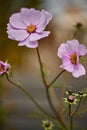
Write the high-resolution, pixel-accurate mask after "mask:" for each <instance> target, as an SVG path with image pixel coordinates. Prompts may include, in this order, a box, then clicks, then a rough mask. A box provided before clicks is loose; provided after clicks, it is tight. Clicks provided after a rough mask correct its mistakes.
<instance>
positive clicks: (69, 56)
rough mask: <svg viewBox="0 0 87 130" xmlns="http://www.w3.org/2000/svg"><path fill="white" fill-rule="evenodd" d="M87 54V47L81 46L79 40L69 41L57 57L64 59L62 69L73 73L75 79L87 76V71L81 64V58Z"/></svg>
mask: <svg viewBox="0 0 87 130" xmlns="http://www.w3.org/2000/svg"><path fill="white" fill-rule="evenodd" d="M86 53H87V49H86V47H85V46H84V45H82V44H79V42H78V40H75V39H74V40H69V41H67V42H66V43H63V44H61V45H60V47H59V49H58V52H57V55H58V56H59V57H60V58H61V59H62V65H61V66H60V67H61V68H63V69H65V70H67V71H69V72H71V73H72V75H73V76H74V77H79V76H82V75H85V73H86V71H85V68H84V66H83V65H82V64H81V63H80V58H81V56H84V55H85V54H86Z"/></svg>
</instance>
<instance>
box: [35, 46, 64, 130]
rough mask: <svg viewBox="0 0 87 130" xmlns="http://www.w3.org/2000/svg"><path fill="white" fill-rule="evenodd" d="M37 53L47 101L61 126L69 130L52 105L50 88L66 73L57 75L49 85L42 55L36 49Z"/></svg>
mask: <svg viewBox="0 0 87 130" xmlns="http://www.w3.org/2000/svg"><path fill="white" fill-rule="evenodd" d="M36 51H37V56H38V61H39V65H40V71H41V75H42V80H43V83H44V86H45V90H46V95H47V100H48V103H49V105H50V107H51V109H52V110H53V112H54V114H55V116H56V118H57V119H58V120H59V122H60V124H61V125H62V126H63V128H64V129H67V127H66V125H65V123H64V121H63V119H62V117H61V115H60V113H59V112H57V111H56V109H55V107H54V106H53V104H52V101H51V98H50V94H49V87H50V86H51V85H52V84H53V83H54V82H55V81H56V80H57V78H59V76H60V75H61V74H62V73H63V72H64V71H65V70H63V71H62V72H61V73H59V74H58V75H57V77H56V78H55V79H54V80H53V81H52V82H51V83H50V84H49V85H48V84H47V81H46V79H45V75H44V71H43V66H42V61H41V57H40V53H39V49H38V48H36Z"/></svg>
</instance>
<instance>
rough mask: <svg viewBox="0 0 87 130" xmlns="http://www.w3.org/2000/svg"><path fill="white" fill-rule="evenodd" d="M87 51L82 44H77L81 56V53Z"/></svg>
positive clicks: (83, 53)
mask: <svg viewBox="0 0 87 130" xmlns="http://www.w3.org/2000/svg"><path fill="white" fill-rule="evenodd" d="M86 53H87V49H86V47H85V46H84V45H82V44H80V46H79V55H80V56H82V55H85V54H86Z"/></svg>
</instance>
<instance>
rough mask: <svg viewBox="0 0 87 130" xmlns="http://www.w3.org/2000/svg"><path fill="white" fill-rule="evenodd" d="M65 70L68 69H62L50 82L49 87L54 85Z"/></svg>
mask: <svg viewBox="0 0 87 130" xmlns="http://www.w3.org/2000/svg"><path fill="white" fill-rule="evenodd" d="M65 71H66V70H62V71H61V72H60V73H59V74H58V75H57V76H56V77H55V78H54V79H53V81H52V82H51V83H50V84H48V87H50V86H52V85H53V84H54V83H55V81H56V80H57V79H58V78H59V77H60V76H61V75H62V74H63V73H64V72H65Z"/></svg>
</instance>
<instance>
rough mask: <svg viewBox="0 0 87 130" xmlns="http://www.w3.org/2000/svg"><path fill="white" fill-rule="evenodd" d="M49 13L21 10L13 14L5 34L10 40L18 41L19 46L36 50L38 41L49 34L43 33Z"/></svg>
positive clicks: (49, 16) (50, 17)
mask: <svg viewBox="0 0 87 130" xmlns="http://www.w3.org/2000/svg"><path fill="white" fill-rule="evenodd" d="M51 19H52V15H51V13H49V12H47V11H45V10H44V9H43V10H41V11H39V10H35V9H33V8H31V9H27V8H22V9H21V10H20V12H18V13H15V14H13V15H12V16H11V17H10V20H9V23H8V24H7V33H8V37H9V38H10V39H13V40H16V41H19V44H18V45H19V46H24V45H25V46H27V47H29V48H36V47H37V46H38V40H39V39H41V38H44V37H47V36H48V35H49V34H50V32H49V31H44V29H45V28H46V26H47V24H48V23H49V21H50V20H51Z"/></svg>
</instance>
